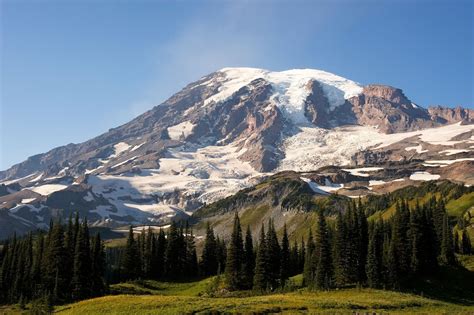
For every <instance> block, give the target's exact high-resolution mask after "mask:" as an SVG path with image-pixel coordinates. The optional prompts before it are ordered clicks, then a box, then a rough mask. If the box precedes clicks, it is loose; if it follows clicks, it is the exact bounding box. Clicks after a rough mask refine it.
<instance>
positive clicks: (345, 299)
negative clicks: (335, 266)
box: [56, 289, 474, 314]
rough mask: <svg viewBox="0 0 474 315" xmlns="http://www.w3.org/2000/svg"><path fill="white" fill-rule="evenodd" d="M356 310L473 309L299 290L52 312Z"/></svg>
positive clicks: (371, 293)
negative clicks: (249, 295) (261, 294)
mask: <svg viewBox="0 0 474 315" xmlns="http://www.w3.org/2000/svg"><path fill="white" fill-rule="evenodd" d="M355 311H361V312H363V313H366V312H370V313H372V312H377V313H382V312H383V313H385V314H387V313H389V314H402V313H404V314H407V313H409V314H413V313H424V314H446V313H449V314H472V313H474V307H466V306H459V305H456V304H452V303H447V302H440V301H436V300H431V299H428V298H423V297H419V296H416V295H412V294H404V293H395V292H390V291H382V290H370V289H361V290H357V289H350V290H338V291H329V292H308V291H305V290H301V291H297V292H291V293H285V294H271V295H263V296H253V297H241V298H238V297H227V298H209V297H198V296H185V295H183V296H181V295H115V296H106V297H101V298H96V299H92V300H87V301H82V302H79V303H75V304H71V305H66V306H62V307H59V308H57V310H56V312H57V313H59V314H211V313H212V314H219V313H244V314H245V313H250V314H270V313H286V314H295V313H318V314H334V313H339V314H347V313H353V312H355Z"/></svg>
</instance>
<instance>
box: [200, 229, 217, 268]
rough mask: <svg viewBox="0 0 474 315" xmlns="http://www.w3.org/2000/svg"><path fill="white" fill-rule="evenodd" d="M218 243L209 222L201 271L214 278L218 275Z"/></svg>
mask: <svg viewBox="0 0 474 315" xmlns="http://www.w3.org/2000/svg"><path fill="white" fill-rule="evenodd" d="M217 246H218V245H217V242H216V238H215V236H214V231H213V230H212V228H211V226H210V225H209V222H208V223H207V226H206V239H205V240H204V248H203V250H202V256H201V270H202V273H203V275H205V276H212V275H215V274H217V267H218V261H217V254H218V250H217Z"/></svg>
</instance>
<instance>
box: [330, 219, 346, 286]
mask: <svg viewBox="0 0 474 315" xmlns="http://www.w3.org/2000/svg"><path fill="white" fill-rule="evenodd" d="M333 248H334V249H333V251H334V252H333V257H334V280H335V283H336V285H337V286H343V285H345V284H346V283H347V282H348V277H347V270H348V266H347V255H348V253H347V252H346V226H345V224H344V221H343V218H342V214H341V213H338V215H337V218H336V230H335V236H334V247H333Z"/></svg>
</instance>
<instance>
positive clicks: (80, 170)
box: [0, 68, 474, 227]
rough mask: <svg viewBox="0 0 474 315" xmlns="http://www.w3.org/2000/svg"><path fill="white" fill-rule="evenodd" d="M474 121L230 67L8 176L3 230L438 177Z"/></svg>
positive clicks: (182, 211)
mask: <svg viewBox="0 0 474 315" xmlns="http://www.w3.org/2000/svg"><path fill="white" fill-rule="evenodd" d="M473 122H474V111H473V110H469V109H462V108H456V109H452V108H443V107H439V106H438V107H433V108H429V109H425V108H423V107H420V106H418V105H416V104H414V103H413V102H411V101H410V100H409V98H408V97H407V96H405V95H404V93H403V92H402V90H400V89H397V88H394V87H391V86H386V85H379V84H371V85H366V86H363V85H361V84H358V83H356V82H354V81H351V80H348V79H345V78H343V77H340V76H337V75H334V74H331V73H328V72H325V71H321V70H311V69H297V70H288V71H281V72H272V71H268V70H263V69H255V68H224V69H221V70H219V71H217V72H214V73H211V74H209V75H207V76H205V77H203V78H201V79H199V80H198V81H196V82H193V83H191V84H189V85H188V86H186V87H185V88H184V89H182V90H181V91H180V92H178V93H176V94H175V95H173V96H172V97H171V98H169V99H168V100H166V101H165V102H164V103H162V104H160V105H158V106H156V107H154V108H153V109H151V110H149V111H147V112H146V113H144V114H142V115H140V116H138V117H136V118H135V119H133V120H132V121H130V122H129V123H126V124H124V125H122V126H120V127H118V128H114V129H111V130H109V131H108V132H106V133H104V134H102V135H100V136H98V137H96V138H93V139H91V140H89V141H86V142H83V143H80V144H69V145H66V146H63V147H58V148H55V149H53V150H51V151H49V152H47V153H44V154H39V155H35V156H32V157H30V158H28V159H27V160H26V161H24V162H22V163H19V164H17V165H14V166H13V167H11V168H10V169H8V170H6V171H2V172H0V180H1V181H3V184H2V186H0V196H1V195H4V196H3V197H0V224H3V223H2V222H3V221H2V220H4V221H11V220H16V222H17V223H18V222H20V223H18V224H20V225H21V224H23V225H26V226H35V227H41V226H45V225H46V224H47V222H48V221H47V220H48V218H49V217H51V215H52V214H53V213H57V212H58V211H60V212H61V211H65V209H71V208H76V209H75V210H79V211H83V212H86V214H87V216H88V217H89V218H90V220H91V221H96V222H98V224H104V222H107V224H115V223H117V222H118V223H117V224H123V223H129V222H135V223H149V222H161V221H165V220H167V219H169V218H170V217H173V216H175V215H179V216H181V215H182V216H187V215H189V214H190V213H191V212H192V211H194V210H195V209H197V208H199V207H200V206H201V205H203V204H206V203H210V202H213V201H216V200H218V199H220V198H223V197H225V196H227V195H229V194H231V193H234V192H236V191H238V190H240V189H242V188H245V187H248V186H250V185H252V184H255V183H257V182H259V181H260V180H261V178H262V177H265V176H267V175H269V174H272V173H275V172H278V171H285V170H292V171H299V172H310V171H315V170H317V169H318V168H321V167H324V166H329V165H332V166H344V167H354V166H367V165H384V164H386V163H392V162H397V163H402V164H403V163H405V164H406V163H412V162H413V161H414V160H416V161H421V162H423V161H429V160H432V161H434V162H431V163H428V162H426V163H425V164H431V165H432V167H433V168H435V169H437V170H441V166H446V165H450V164H452V163H455V162H458V161H457V160H456V159H458V160H461V161H459V162H462V161H469V160H472V156H473V154H472V142H473V140H472V136H473V129H474V128H473V125H472V123H473ZM436 161H437V162H436ZM422 167H423V166H422ZM420 170H423V169H420ZM446 170H447V169H444V170H443V171H444V175H440V176H445V177H449V176H448V175H446V174H447V173H446V172H447V171H446ZM450 174H452V172H451V173H450ZM464 181H466V180H465V179H464ZM340 184H341V183H340ZM71 210H74V209H71ZM69 211H70V210H69ZM12 218H14V219H12ZM19 218H20V219H19Z"/></svg>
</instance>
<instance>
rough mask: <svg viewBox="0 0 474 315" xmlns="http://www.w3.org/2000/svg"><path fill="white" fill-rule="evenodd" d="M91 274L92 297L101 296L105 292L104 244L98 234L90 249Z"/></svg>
mask: <svg viewBox="0 0 474 315" xmlns="http://www.w3.org/2000/svg"><path fill="white" fill-rule="evenodd" d="M91 257H92V259H91V260H92V266H91V267H92V268H91V269H92V272H91V289H92V295H93V296H101V295H103V294H104V293H105V291H106V285H105V279H104V275H105V251H104V244H102V240H101V238H100V233H97V235H96V236H95V237H94V240H93V242H92V248H91Z"/></svg>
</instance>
